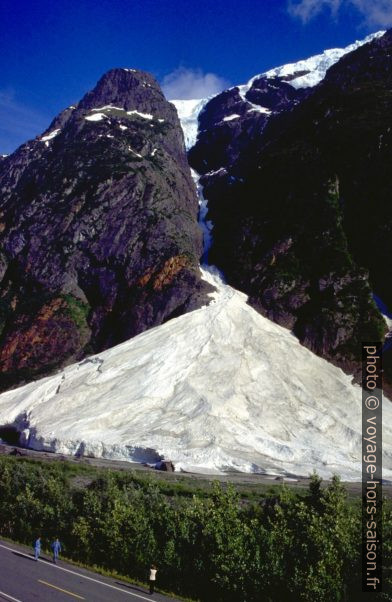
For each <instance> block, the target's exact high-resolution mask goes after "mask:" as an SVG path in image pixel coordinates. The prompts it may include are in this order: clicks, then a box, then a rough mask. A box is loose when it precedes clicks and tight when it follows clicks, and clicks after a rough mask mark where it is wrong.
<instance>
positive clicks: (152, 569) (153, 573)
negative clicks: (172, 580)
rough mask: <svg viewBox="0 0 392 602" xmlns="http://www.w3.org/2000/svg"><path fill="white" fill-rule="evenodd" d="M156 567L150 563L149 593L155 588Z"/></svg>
mask: <svg viewBox="0 0 392 602" xmlns="http://www.w3.org/2000/svg"><path fill="white" fill-rule="evenodd" d="M157 570H158V569H157V567H156V566H155V564H152V565H151V567H150V594H153V593H154V589H155V581H156V579H157Z"/></svg>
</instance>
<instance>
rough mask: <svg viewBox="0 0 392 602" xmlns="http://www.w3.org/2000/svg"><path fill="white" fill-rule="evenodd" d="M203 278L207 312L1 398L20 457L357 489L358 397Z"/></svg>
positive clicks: (339, 375)
mask: <svg viewBox="0 0 392 602" xmlns="http://www.w3.org/2000/svg"><path fill="white" fill-rule="evenodd" d="M203 273H204V277H205V279H207V280H209V281H210V282H213V283H214V282H215V284H217V287H218V291H217V293H215V294H214V295H213V297H212V303H211V304H210V305H209V306H207V307H203V308H201V309H199V310H197V311H194V312H192V313H190V314H187V315H184V316H181V317H179V318H176V319H173V320H171V321H169V322H167V323H166V324H164V325H162V326H159V327H157V328H153V329H151V330H149V331H147V332H145V333H142V334H141V335H139V336H137V337H135V338H133V339H131V340H130V341H127V342H125V343H122V344H121V345H118V346H116V347H114V348H112V349H110V350H108V351H105V352H103V353H100V354H99V355H96V356H93V357H91V358H88V359H86V360H83V361H82V362H80V363H79V364H74V365H72V366H69V367H67V368H66V369H65V370H64V371H63V372H61V373H59V374H57V375H55V376H51V377H47V378H44V379H42V380H40V381H38V382H33V383H30V384H28V385H25V386H23V387H20V388H18V389H15V390H12V391H8V392H6V393H3V394H2V395H0V424H6V423H14V422H15V423H16V424H18V425H19V427H20V428H21V429H24V430H23V434H22V438H23V440H24V442H25V444H26V445H28V446H29V447H32V448H34V449H41V450H42V449H49V450H53V451H56V452H60V453H65V454H74V453H75V452H78V451H79V452H83V453H85V454H91V455H94V456H96V457H106V458H119V459H127V460H135V461H147V462H152V461H155V460H157V459H158V458H159V457H164V458H166V459H171V460H172V461H173V462H174V463H175V465H176V468H177V469H180V468H184V469H190V470H195V469H196V470H199V471H201V472H203V471H206V472H208V471H211V470H212V471H226V470H240V471H247V472H266V473H271V474H296V475H307V474H309V473H310V472H312V470H313V469H316V470H317V471H318V472H319V473H320V474H321V475H322V476H329V475H331V474H332V473H333V472H337V473H339V474H341V475H342V477H343V478H345V479H359V478H360V459H361V437H360V428H361V391H360V388H359V387H358V386H353V385H351V384H350V381H351V379H350V377H349V376H347V375H345V374H343V372H342V371H341V370H340V369H338V368H335V367H334V366H332V365H331V364H329V363H328V362H326V361H325V360H323V359H320V358H318V357H316V356H315V355H314V354H312V353H311V352H310V351H308V350H307V349H305V348H304V347H302V346H301V345H300V343H299V342H298V341H297V339H296V338H295V337H294V336H292V335H291V334H290V332H289V331H288V330H286V329H284V328H282V327H280V326H278V325H276V324H274V323H273V322H271V321H269V320H267V319H266V318H264V317H263V316H261V315H260V314H258V313H257V312H256V311H254V310H253V309H252V308H251V307H250V306H249V305H247V303H246V296H245V295H244V294H242V293H239V292H237V291H236V290H234V289H232V288H231V287H229V286H227V285H225V284H223V283H222V282H221V281H220V279H219V277H218V276H217V275H214V274H213V273H208V272H206V271H204V272H203ZM390 408H391V406H390V403H389V402H385V403H384V424H385V428H384V433H383V435H384V451H385V455H384V476H385V478H391V477H392V452H391V443H392V436H391V429H390V427H388V425H390V424H392V420H391V418H392V416H391V409H390Z"/></svg>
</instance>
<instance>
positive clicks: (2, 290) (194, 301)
mask: <svg viewBox="0 0 392 602" xmlns="http://www.w3.org/2000/svg"><path fill="white" fill-rule="evenodd" d="M0 195H1V196H0V372H1V373H2V378H3V382H4V383H5V384H4V385H3V387H4V386H10V385H12V384H14V383H17V382H20V381H22V380H26V379H31V378H33V377H35V376H38V375H42V374H45V373H47V372H49V371H50V370H53V369H55V368H58V367H59V366H61V365H63V364H65V363H69V362H71V361H74V360H77V359H79V358H81V357H83V356H84V355H86V354H87V353H91V352H98V351H100V350H102V349H105V348H107V347H109V346H112V345H114V344H116V343H119V342H121V341H123V340H125V339H127V338H129V337H131V336H133V335H136V334H138V333H140V332H142V331H144V330H146V329H147V328H150V327H152V326H156V325H158V324H161V323H162V322H164V321H165V320H168V319H170V318H171V317H173V316H176V315H179V314H181V313H184V312H186V311H189V310H191V309H194V308H196V307H199V306H200V305H201V304H202V303H205V302H206V291H208V289H209V286H208V285H207V284H205V283H204V282H203V281H201V277H200V272H199V269H198V259H199V257H200V255H201V253H202V236H201V232H200V230H199V227H198V225H197V213H198V201H197V198H196V194H195V188H194V184H193V181H192V179H191V175H190V170H189V167H188V163H187V159H186V155H185V151H184V145H183V135H182V131H181V128H180V124H179V121H178V117H177V114H176V111H175V108H174V107H173V105H171V104H170V103H169V102H167V101H166V100H165V98H164V96H163V94H162V92H161V90H160V88H159V86H158V84H157V83H156V81H155V80H154V79H153V78H152V77H151V76H150V75H148V74H146V73H143V72H141V71H134V70H125V69H115V70H112V71H110V72H109V73H107V74H106V75H104V76H103V77H102V79H101V80H100V81H99V82H98V84H97V86H96V88H95V89H94V90H93V91H92V92H89V93H88V94H86V96H85V97H84V98H83V99H82V101H81V102H80V103H79V104H78V105H77V107H75V108H69V109H66V110H65V111H63V112H62V113H61V114H60V115H59V116H58V117H57V118H56V119H55V120H54V121H53V122H52V124H51V126H50V127H49V129H48V130H47V132H46V133H45V134H44V135H43V136H42V137H41V138H36V139H35V140H32V141H29V142H28V143H26V144H25V145H23V146H21V147H20V148H19V149H18V150H17V151H16V152H15V153H14V154H13V155H11V156H9V157H6V158H5V159H2V161H1V163H0Z"/></svg>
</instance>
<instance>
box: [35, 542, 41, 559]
mask: <svg viewBox="0 0 392 602" xmlns="http://www.w3.org/2000/svg"><path fill="white" fill-rule="evenodd" d="M40 554H41V538H40V537H37V539H36V540H35V542H34V558H35V560H38V558H39V555H40Z"/></svg>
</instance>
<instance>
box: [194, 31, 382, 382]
mask: <svg viewBox="0 0 392 602" xmlns="http://www.w3.org/2000/svg"><path fill="white" fill-rule="evenodd" d="M391 58H392V33H391V32H388V33H387V34H385V35H384V36H383V37H382V38H379V39H376V40H374V41H373V42H371V43H370V44H367V45H365V46H362V47H361V48H359V49H358V50H356V51H355V52H353V53H350V54H348V55H346V56H345V57H343V58H342V59H341V60H340V61H339V62H338V63H337V64H336V65H334V66H333V67H332V68H331V69H330V70H329V72H328V73H327V76H326V78H325V80H324V81H323V82H322V83H321V84H319V85H318V86H317V87H316V88H314V89H311V90H308V91H302V92H301V91H300V90H294V88H293V89H292V91H290V90H289V87H290V84H289V83H287V81H283V80H281V81H280V83H279V81H277V80H279V79H280V78H274V80H273V84H272V85H273V86H275V87H274V88H273V89H272V90H271V89H270V86H271V80H268V81H265V78H259V79H258V80H255V81H254V82H253V86H252V88H251V89H250V90H249V91H248V92H247V94H246V99H248V100H251V101H252V102H257V103H259V104H260V105H263V106H266V107H268V108H270V110H271V113H270V114H269V115H268V116H267V117H266V119H265V123H264V124H263V126H262V127H261V126H260V124H259V119H260V116H259V115H258V114H257V113H256V112H255V113H254V114H253V116H252V115H251V116H250V117H248V115H249V113H246V117H244V116H243V115H241V116H240V117H239V118H238V119H237V120H236V123H235V125H233V126H232V129H231V133H230V139H229V140H227V141H226V142H225V143H224V142H223V140H222V136H221V137H219V136H218V134H217V130H219V128H221V127H222V126H220V125H219V124H218V123H217V121H216V119H215V122H214V123H213V124H212V125H210V128H209V129H207V131H203V129H202V131H201V132H200V135H199V138H198V142H197V144H196V146H195V147H194V149H192V151H191V152H190V155H189V156H190V161H191V164H192V165H193V166H194V167H195V168H196V169H199V171H201V173H203V174H204V176H203V177H202V179H201V181H202V184H203V186H204V195H205V197H206V198H207V199H208V207H209V213H208V219H210V220H211V221H212V223H213V225H214V227H213V245H212V248H211V252H210V256H209V260H210V261H211V263H215V264H217V265H218V267H219V268H221V269H222V270H223V271H224V273H225V276H226V277H227V279H228V282H229V283H230V284H232V285H234V286H236V287H237V288H239V289H241V290H243V291H245V292H246V293H248V294H249V296H250V303H251V304H252V305H253V306H254V307H255V308H257V309H258V310H259V311H260V312H262V313H263V314H265V315H267V316H268V317H269V318H271V319H273V320H275V321H276V322H278V323H280V324H282V325H284V326H286V327H288V328H290V329H292V330H293V331H294V333H295V334H296V335H297V336H298V338H299V339H300V340H301V341H302V342H303V343H304V344H305V345H306V346H307V347H309V348H310V349H312V350H313V351H315V352H316V353H317V354H319V355H321V356H323V357H325V358H327V359H329V360H330V361H332V362H334V363H335V364H337V365H339V366H341V367H343V368H344V369H346V370H348V371H354V372H355V371H356V370H357V369H358V367H359V364H358V361H359V358H360V353H361V343H362V342H363V341H368V340H383V338H384V335H385V332H386V325H385V322H384V320H383V318H382V316H381V314H380V312H379V311H378V309H377V307H376V306H375V304H374V302H373V299H372V292H373V293H375V294H377V295H378V296H380V297H381V298H382V299H383V301H384V302H385V303H386V305H387V306H388V307H389V308H391V307H392V284H391V282H392V281H391V279H390V278H389V277H388V273H389V271H390V270H391V257H392V211H391V195H392V171H391V169H390V165H391V158H392V157H391V154H392V117H391V116H392V60H391ZM298 93H300V95H301V94H302V97H301V96H297V94H298ZM221 99H222V100H223V99H224V96H223V95H221ZM215 100H216V99H215ZM216 112H217V111H216V109H215V108H214V114H216ZM235 112H236V113H238V114H240V111H239V109H238V108H236V109H235ZM210 113H211V108H210V107H209V105H208V104H207V105H206V107H205V111H204V113H203V114H202V116H201V118H200V123H202V119H204V120H205V119H206V116H208V115H209V114H210ZM248 119H251V120H253V125H252V124H251V123H248V122H247V120H248ZM228 123H229V124H230V123H231V122H228ZM225 127H226V126H225ZM245 127H246V132H247V135H246V136H243V137H242V133H243V128H245ZM214 136H215V139H216V145H217V150H216V155H215V156H216V161H215V162H213V160H212V159H211V158H210V157H213V156H214V150H213V148H211V147H209V149H208V154H207V161H206V163H205V164H203V161H202V157H203V154H204V152H205V151H204V148H205V145H206V142H205V141H206V140H213V139H214ZM224 144H226V147H225V151H224V152H223V150H222V149H223V147H224ZM232 149H233V150H232ZM225 153H226V154H225ZM200 168H201V169H200ZM220 168H221V169H220ZM212 170H213V171H212ZM391 374H392V370H391Z"/></svg>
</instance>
